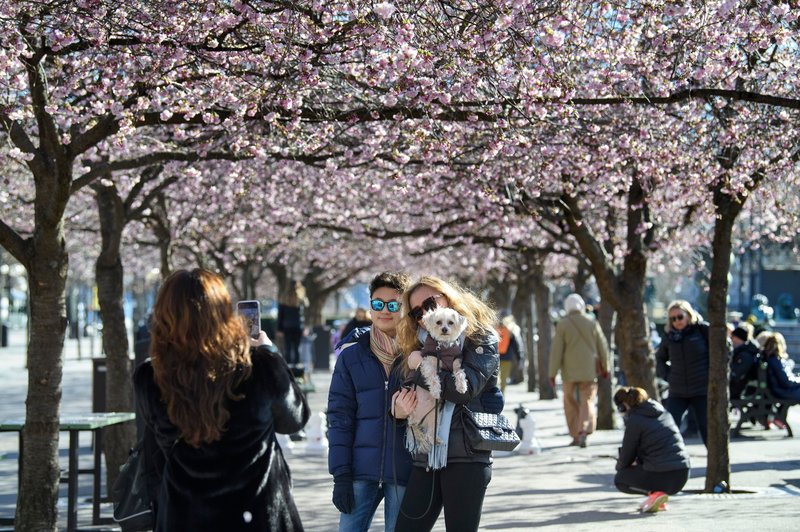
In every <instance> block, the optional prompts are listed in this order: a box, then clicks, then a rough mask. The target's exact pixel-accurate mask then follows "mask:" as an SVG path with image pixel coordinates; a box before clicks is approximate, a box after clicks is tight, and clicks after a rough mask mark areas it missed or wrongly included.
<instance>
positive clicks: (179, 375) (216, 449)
mask: <svg viewBox="0 0 800 532" xmlns="http://www.w3.org/2000/svg"><path fill="white" fill-rule="evenodd" d="M151 334H152V339H151V347H150V357H151V358H150V360H148V361H146V362H145V363H143V364H142V365H140V366H139V367H138V368H137V370H136V374H135V377H134V381H135V389H136V405H137V412H138V414H139V415H140V416H142V417H143V419H144V422H145V427H146V429H145V450H146V452H147V455H146V459H147V460H148V461H149V462H150V463H151V464H157V465H156V466H155V469H156V474H157V475H158V476H160V482H159V483H158V486H159V490H158V496H157V498H156V531H173V530H193V531H204V530H208V531H212V530H213V531H216V530H226V531H229V530H281V531H284V530H285V531H291V530H302V524H301V522H300V516H299V514H298V512H297V508H296V507H295V504H294V501H293V499H292V495H291V478H290V474H289V468H288V466H287V464H286V461H285V460H284V457H283V454H282V453H281V450H280V447H279V446H278V444H277V441H276V439H275V433H276V432H280V433H284V434H289V433H293V432H296V431H298V430H300V429H301V428H302V427H303V425H304V424H305V422H306V421H307V420H308V416H309V409H308V404H307V403H306V401H305V398H304V397H303V395H302V393H301V392H300V390H299V388H298V387H297V385H296V383H295V382H294V379H293V378H292V376H291V374H290V372H289V369H288V368H287V366H286V363H285V362H284V360H283V358H282V357H281V356H280V354H279V353H278V351H277V350H276V349H275V348H274V347H273V346H272V345H271V342H269V339H268V338H267V336H266V334H265V333H264V332H263V331H262V332H261V335H260V337H259V339H258V340H254V341H252V344H253V347H251V340H250V339H249V337H248V333H247V331H246V329H245V326H244V321H243V319H242V317H241V316H239V315H238V314H236V312H235V311H234V309H233V305H232V304H231V298H230V295H229V293H228V290H227V289H226V287H225V284H224V283H223V281H222V279H221V278H220V277H219V276H217V275H216V274H214V273H212V272H209V271H206V270H202V269H195V270H192V271H187V270H178V271H176V272H174V273H173V274H172V275H170V276H169V277H168V278H167V279H166V280H165V281H164V284H163V285H162V286H161V289H160V290H159V293H158V297H157V299H156V304H155V307H154V309H153V323H152V330H151ZM148 440H150V441H154V442H155V445H154V447H155V451H152V447H153V446H148ZM148 448H150V449H151V450H150V451H149V452H148ZM161 464H163V467H161Z"/></svg>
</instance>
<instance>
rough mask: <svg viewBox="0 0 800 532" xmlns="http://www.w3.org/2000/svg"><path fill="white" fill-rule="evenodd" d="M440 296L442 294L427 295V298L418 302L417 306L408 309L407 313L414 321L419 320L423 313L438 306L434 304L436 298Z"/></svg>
mask: <svg viewBox="0 0 800 532" xmlns="http://www.w3.org/2000/svg"><path fill="white" fill-rule="evenodd" d="M440 297H442V294H436V295H435V296H431V297H429V298H428V299H426V300H424V301H423V302H422V303H420V304H419V306H418V307H414V308H412V309H411V310H409V311H408V315H409V316H411V317H412V318H414V321H419V320H421V319H422V315H423V314H425V313H426V312H429V311H431V310H433V309H435V308H436V307H438V306H439V305H437V304H436V300H437V299H439V298H440Z"/></svg>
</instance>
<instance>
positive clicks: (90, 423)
mask: <svg viewBox="0 0 800 532" xmlns="http://www.w3.org/2000/svg"><path fill="white" fill-rule="evenodd" d="M135 418H136V415H135V414H134V413H133V412H93V413H90V414H84V415H64V416H62V417H61V419H60V420H59V424H58V429H59V430H61V431H68V432H69V462H68V466H67V478H66V481H67V531H68V532H75V530H77V526H78V504H77V502H78V475H80V474H88V473H91V474H92V476H93V480H94V483H93V485H92V489H93V491H92V524H93V525H98V524H100V473H101V465H102V459H101V457H102V452H103V431H102V430H101V429H104V428H106V427H110V426H111V425H117V424H119V423H126V422H128V421H133V420H134V419H135ZM24 426H25V420H24V419H21V418H18V419H5V420H2V421H0V432H17V433H19V453H18V460H17V479H18V480H17V482H18V483H19V481H20V480H19V479H21V478H22V463H23V461H22V450H23V445H22V443H23V442H22V434H23V433H22V429H23V427H24ZM85 431H90V432H92V433H93V434H94V437H95V439H94V467H93V468H92V469H79V468H78V435H79V434H80V433H81V432H85ZM61 480H62V481H63V480H64V479H63V477H62V478H61ZM1 522H2V523H3V524H13V519H11V522H10V523H9V522H8V520H7V519H3V520H2V521H1Z"/></svg>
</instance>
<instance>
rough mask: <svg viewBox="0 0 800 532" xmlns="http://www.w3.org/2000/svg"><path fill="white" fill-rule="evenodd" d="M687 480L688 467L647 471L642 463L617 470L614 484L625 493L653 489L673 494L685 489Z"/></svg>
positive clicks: (636, 492) (644, 492) (647, 491)
mask: <svg viewBox="0 0 800 532" xmlns="http://www.w3.org/2000/svg"><path fill="white" fill-rule="evenodd" d="M687 480H689V470H688V469H677V470H675V471H658V472H656V471H645V470H644V468H643V467H642V465H641V464H637V465H635V466H629V467H624V468H622V469H620V470H619V471H617V476H615V477H614V484H615V485H616V486H617V489H618V490H619V491H621V492H623V493H635V494H638V493H642V494H648V493H650V492H651V491H663V492H664V493H669V494H670V495H673V494H675V493H678V492H679V491H681V490H682V489H683V487H684V486H685V485H686V481H687Z"/></svg>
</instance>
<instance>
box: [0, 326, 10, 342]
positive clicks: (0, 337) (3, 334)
mask: <svg viewBox="0 0 800 532" xmlns="http://www.w3.org/2000/svg"><path fill="white" fill-rule="evenodd" d="M0 347H8V325H6V324H5V323H4V324H3V325H0Z"/></svg>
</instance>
